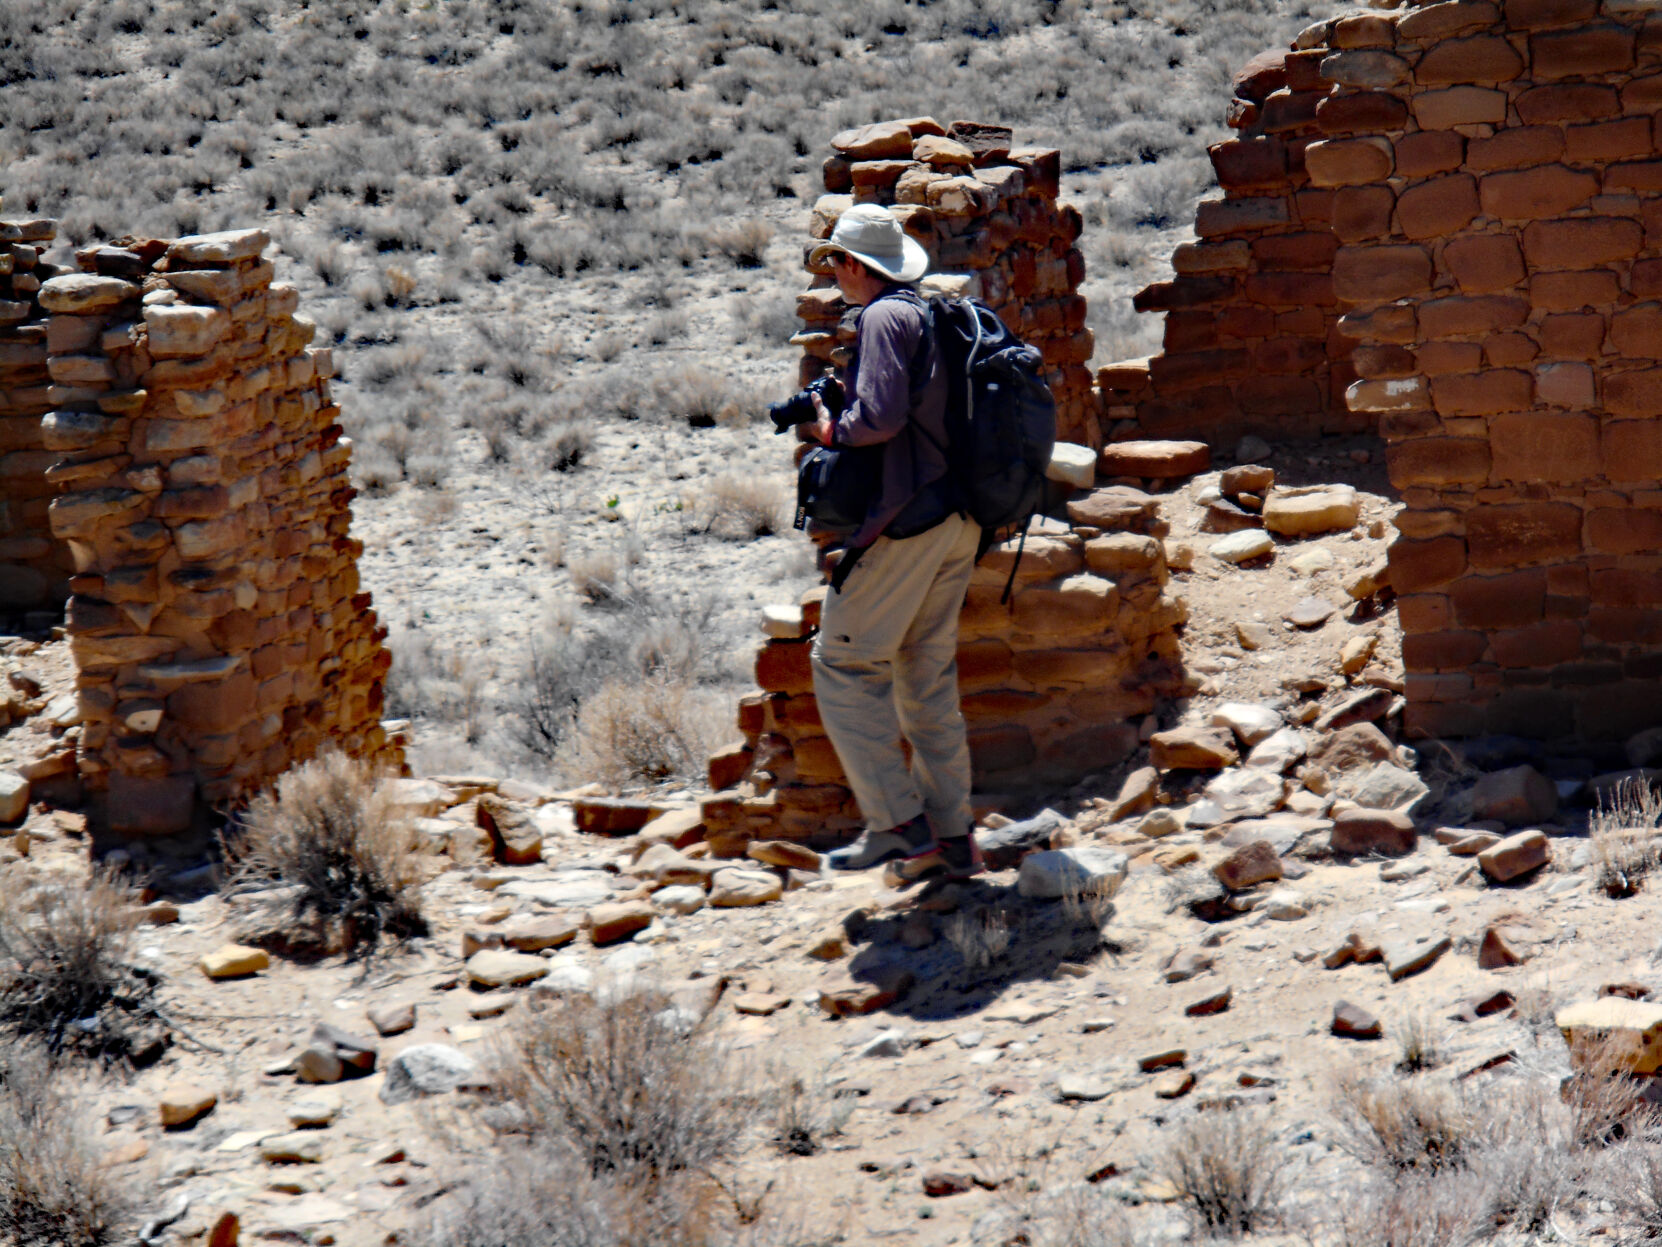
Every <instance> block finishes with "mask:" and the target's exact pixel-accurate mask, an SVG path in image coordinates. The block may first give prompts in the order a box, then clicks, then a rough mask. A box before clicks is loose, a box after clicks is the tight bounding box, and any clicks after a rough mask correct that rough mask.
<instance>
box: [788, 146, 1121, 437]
mask: <svg viewBox="0 0 1662 1247" xmlns="http://www.w3.org/2000/svg"><path fill="white" fill-rule="evenodd" d="M1011 141H1012V133H1011V131H1010V130H1009V129H1008V128H1006V127H1003V126H990V125H981V124H978V123H972V122H966V121H958V122H954V123H952V125H951V127H950V128H946V127H943V126H941V125H940V124H939V123H938V122H936V121H934V120H933V119H931V118H927V117H923V118H914V119H912V120H908V121H892V122H884V123H880V124H877V125H870V126H864V127H862V128H860V129H858V130H849V131H845V132H844V133H842V134H839V135H837V136H836V138H834V139H833V140H832V141H831V144H832V147H833V149H834V151H835V153H836V154H835V155H833V156H832V157H830V158H829V159H828V160H827V161H826V162H825V179H824V180H825V189H826V191H827V192H828V193H827V194H825V195H823V196H821V197H820V199H819V201H818V202H817V203H815V205H814V212H813V222H812V226H811V231H812V234H813V238H814V240H815V241H816V242H817V241H820V240H822V239H826V238H829V237H830V236H831V231H832V230H833V229H834V228H836V224H837V218H838V217H839V216H840V215H841V214H842V212H843V210H844V209H845V208H847V207H849V206H851V205H853V204H856V203H878V204H883V205H885V206H887V207H890V208H892V209H893V210H894V212H895V215H896V216H898V217H900V219H901V221H902V222H903V223H904V225H905V228H906V232H907V233H908V234H910V235H911V236H912V237H913V238H915V239H917V241H918V242H919V243H920V244H921V245H922V246H923V249H924V250H925V251H927V252H928V253H929V259H930V269H929V271H930V273H931V274H933V275H934V276H932V277H931V278H930V279H928V280H927V281H926V282H925V285H924V289H925V292H926V293H927V292H928V291H929V290H936V291H939V292H941V293H948V294H970V295H975V296H976V297H978V298H980V299H981V300H982V301H983V302H985V303H986V304H987V305H988V306H989V307H991V308H992V309H993V310H994V311H995V312H997V313H998V315H999V317H1000V319H1002V320H1003V321H1004V323H1005V324H1006V325H1008V326H1009V327H1010V329H1011V330H1012V331H1013V332H1015V333H1017V334H1019V335H1021V337H1022V339H1023V340H1024V341H1026V342H1028V343H1029V344H1031V345H1032V346H1034V347H1037V348H1038V349H1039V350H1040V351H1042V352H1043V353H1044V358H1045V364H1046V365H1047V367H1048V369H1049V372H1048V373H1047V375H1046V380H1047V381H1048V383H1049V385H1050V389H1051V392H1052V393H1053V394H1054V395H1055V396H1056V425H1057V436H1058V437H1059V438H1061V440H1063V441H1071V442H1077V443H1080V444H1083V445H1087V446H1091V447H1099V446H1101V445H1102V434H1101V430H1100V429H1099V428H1098V427H1097V420H1096V402H1095V399H1094V397H1093V395H1092V391H1091V374H1090V370H1089V369H1088V368H1086V366H1085V365H1086V363H1087V362H1088V361H1089V360H1090V358H1091V353H1092V351H1093V350H1094V349H1095V340H1094V337H1093V335H1092V333H1091V331H1090V330H1089V329H1087V328H1085V300H1084V299H1083V298H1081V297H1080V295H1079V293H1078V291H1079V283H1080V282H1082V281H1083V280H1084V278H1085V260H1084V257H1083V256H1082V255H1081V254H1080V253H1079V249H1078V248H1077V247H1075V246H1074V243H1075V242H1076V241H1077V240H1078V238H1079V232H1080V229H1081V228H1082V226H1083V222H1082V220H1081V218H1080V215H1079V212H1078V210H1077V209H1076V208H1073V207H1071V206H1069V205H1065V204H1059V203H1058V202H1057V199H1056V196H1057V193H1058V191H1059V189H1060V182H1061V174H1062V163H1061V154H1060V153H1059V152H1056V151H1052V150H1044V149H1039V148H1017V149H1014V150H1012V148H1011ZM810 246H812V244H810ZM811 271H812V270H811ZM828 273H829V270H824V271H821V272H819V273H818V274H817V275H816V276H815V278H814V280H813V282H812V283H811V285H810V287H809V289H808V290H806V291H804V292H803V293H802V294H801V295H800V296H799V297H798V299H797V315H798V316H799V317H801V318H802V320H803V322H804V325H805V326H806V328H805V329H804V331H803V332H802V333H799V334H798V335H797V336H796V337H795V338H793V339H792V341H793V342H796V343H798V344H800V345H801V346H802V348H803V361H802V378H801V380H802V383H803V384H807V382H808V381H810V380H812V379H813V378H814V377H816V376H818V375H819V374H820V373H821V372H822V371H824V370H825V369H826V368H827V367H828V366H830V365H831V364H833V363H835V364H839V365H840V364H841V363H843V362H845V360H846V357H847V352H848V350H849V348H850V347H851V346H852V344H853V342H854V318H853V312H854V309H851V308H850V307H849V306H848V305H847V304H846V303H844V302H843V300H842V297H841V295H839V294H838V292H837V287H836V283H835V282H834V281H833V279H832V278H831V277H830V276H829V275H828Z"/></svg>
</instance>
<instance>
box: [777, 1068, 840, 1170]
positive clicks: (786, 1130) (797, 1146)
mask: <svg viewBox="0 0 1662 1247" xmlns="http://www.w3.org/2000/svg"><path fill="white" fill-rule="evenodd" d="M773 1083H774V1086H775V1088H776V1090H775V1094H774V1101H773V1144H774V1146H775V1147H777V1148H778V1149H779V1150H780V1151H781V1152H783V1153H784V1154H785V1155H787V1156H813V1155H814V1154H816V1153H817V1152H819V1151H820V1150H821V1149H823V1148H824V1147H825V1141H826V1140H827V1139H828V1138H834V1137H836V1136H838V1135H840V1134H842V1132H843V1127H844V1126H846V1125H847V1124H848V1119H849V1117H850V1116H851V1115H852V1114H853V1112H854V1100H853V1098H852V1097H851V1096H847V1095H838V1094H837V1093H836V1091H835V1089H834V1088H831V1087H828V1086H826V1085H825V1084H824V1083H821V1082H819V1081H818V1080H816V1079H814V1078H811V1077H808V1076H805V1075H803V1074H799V1073H794V1072H789V1071H776V1072H775V1073H774V1075H773Z"/></svg>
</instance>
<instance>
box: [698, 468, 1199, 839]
mask: <svg viewBox="0 0 1662 1247" xmlns="http://www.w3.org/2000/svg"><path fill="white" fill-rule="evenodd" d="M1066 514H1067V518H1066V519H1043V518H1041V519H1036V520H1035V521H1034V523H1033V526H1032V529H1031V530H1030V533H1029V535H1028V538H1027V547H1026V552H1025V553H1024V554H1023V555H1022V557H1021V560H1020V563H1019V566H1018V567H1017V575H1016V581H1015V587H1014V590H1013V592H1012V595H1011V599H1010V601H1009V602H1008V603H1002V602H1000V598H1001V597H1002V596H1003V593H1004V587H1005V583H1006V581H1007V580H1008V578H1009V575H1010V570H1011V566H1012V564H1013V563H1015V559H1016V545H1017V543H1016V542H1015V541H1006V542H1004V543H1003V544H1001V545H999V546H995V547H994V548H993V549H992V550H991V551H989V552H988V554H987V557H986V558H985V559H983V560H982V562H981V564H980V566H978V567H977V568H976V571H975V577H974V580H973V581H972V582H971V585H970V589H969V592H968V595H967V597H966V601H965V604H964V609H963V614H962V616H961V618H960V635H959V649H958V683H959V688H960V690H961V694H962V699H963V710H964V717H965V719H966V721H967V724H968V728H969V739H970V753H971V756H972V759H973V763H974V767H975V785H976V790H977V791H978V792H984V793H985V792H994V793H1001V792H1002V793H1012V792H1020V791H1023V790H1030V789H1034V788H1038V787H1044V786H1047V785H1052V786H1053V785H1055V784H1059V783H1066V782H1069V781H1071V780H1075V779H1078V778H1079V777H1080V776H1081V775H1084V774H1087V773H1089V772H1091V771H1097V770H1103V769H1106V768H1108V767H1111V766H1113V765H1115V764H1116V763H1118V762H1121V761H1123V760H1124V759H1125V758H1126V757H1127V756H1128V755H1129V754H1130V753H1131V751H1132V750H1133V749H1135V748H1136V746H1137V743H1138V725H1137V722H1136V720H1137V719H1139V718H1140V717H1141V716H1143V715H1145V714H1147V713H1148V712H1149V711H1151V710H1152V709H1153V708H1154V705H1155V701H1156V700H1157V699H1158V698H1160V697H1167V696H1172V695H1175V693H1176V692H1177V690H1178V686H1179V684H1180V682H1181V663H1180V659H1179V656H1178V641H1177V633H1176V628H1177V626H1178V625H1179V624H1181V623H1182V622H1183V621H1184V620H1185V619H1186V618H1187V608H1186V606H1185V604H1184V602H1183V600H1182V599H1181V598H1180V597H1177V596H1174V595H1173V594H1171V593H1170V592H1168V588H1167V582H1168V572H1167V568H1166V563H1165V552H1164V546H1163V544H1162V542H1161V541H1160V540H1159V537H1160V535H1161V534H1163V533H1164V532H1165V525H1164V523H1163V521H1162V520H1161V519H1160V516H1159V502H1158V500H1157V499H1155V498H1152V497H1150V496H1149V495H1147V494H1144V493H1141V492H1140V491H1138V490H1135V489H1129V488H1125V487H1122V486H1121V487H1112V488H1106V489H1098V490H1095V491H1092V492H1090V493H1087V494H1084V495H1082V496H1080V497H1078V498H1076V499H1075V500H1074V501H1072V502H1069V503H1068V504H1067V508H1066ZM824 593H825V590H824V589H823V588H819V589H815V590H812V591H810V593H809V595H808V596H807V598H805V600H804V611H803V621H802V626H801V627H800V628H799V629H794V630H793V631H795V632H796V633H797V635H794V636H788V637H777V638H776V639H772V640H769V641H768V642H767V643H766V644H765V645H764V646H763V647H762V650H761V652H760V653H759V654H758V655H757V659H756V682H757V684H758V685H760V686H761V689H762V692H760V693H758V694H755V695H753V696H750V697H747V698H745V699H744V700H743V702H742V703H741V704H740V708H739V729H740V732H741V733H742V735H743V738H744V741H743V744H742V745H741V746H739V747H736V748H735V749H732V750H729V751H728V752H727V753H725V754H722V755H719V756H718V757H717V758H715V759H714V760H712V763H711V768H710V782H711V787H712V788H715V789H718V790H720V791H718V792H717V793H716V795H715V797H714V798H712V799H711V800H709V801H706V802H705V804H704V821H705V826H706V829H707V834H708V837H709V839H710V841H711V843H712V845H713V846H714V848H715V851H716V852H717V853H719V854H725V855H734V856H736V855H738V854H742V853H743V852H744V848H745V845H746V844H748V843H749V842H750V841H751V840H753V839H771V838H786V839H792V840H803V841H814V842H816V843H819V844H821V845H825V844H831V843H836V842H837V841H839V840H841V839H846V838H847V836H848V834H849V833H851V832H854V831H856V830H858V828H859V827H860V826H861V822H860V818H859V811H858V809H857V808H856V806H855V804H854V800H853V797H852V795H851V793H850V792H849V790H848V788H847V784H846V780H845V778H844V776H843V772H842V768H841V765H840V764H839V763H838V761H837V755H836V751H835V750H834V749H833V748H832V746H831V742H830V739H829V738H828V737H827V736H826V735H825V728H824V726H823V724H822V723H821V721H820V718H819V713H818V710H817V708H816V706H815V702H814V696H813V673H812V670H811V668H810V663H809V651H810V646H811V645H812V643H813V635H814V629H815V627H816V625H817V623H818V606H819V602H820V601H821V600H822V599H823V596H824ZM896 747H897V748H898V747H899V745H898V742H897V746H896Z"/></svg>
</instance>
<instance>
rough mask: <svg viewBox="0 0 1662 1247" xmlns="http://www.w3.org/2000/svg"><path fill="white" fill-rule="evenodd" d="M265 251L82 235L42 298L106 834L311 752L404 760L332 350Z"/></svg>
mask: <svg viewBox="0 0 1662 1247" xmlns="http://www.w3.org/2000/svg"><path fill="white" fill-rule="evenodd" d="M268 242H269V239H268V237H267V236H266V234H265V233H264V232H262V231H259V230H247V231H242V232H239V233H229V234H212V235H202V236H199V237H193V238H181V239H178V240H176V241H173V242H171V243H169V242H161V241H134V242H130V243H129V244H128V245H127V246H114V247H98V248H92V249H88V250H85V251H82V252H79V253H77V257H76V258H77V261H78V263H79V266H80V268H81V269H82V271H81V272H79V273H72V274H67V275H63V276H57V277H53V278H51V279H49V280H48V281H46V282H45V283H44V284H43V285H42V287H41V289H40V294H39V300H40V306H41V307H42V308H43V309H44V310H45V311H46V312H47V313H49V319H48V320H47V321H46V344H47V348H48V351H49V364H48V367H49V370H50V375H51V380H52V383H53V384H52V389H51V399H52V409H51V411H50V412H49V413H48V414H47V415H46V416H45V417H44V418H43V419H42V420H41V421H40V422H39V425H40V430H41V438H42V442H43V444H44V447H45V449H46V451H48V452H50V456H51V459H52V464H51V466H50V467H49V468H47V469H46V471H45V477H46V479H47V480H48V481H49V482H50V484H51V485H52V488H53V490H54V494H55V496H54V497H53V499H52V501H51V504H50V518H51V530H52V533H53V535H54V537H55V538H56V539H58V540H59V541H61V542H63V543H64V547H65V549H66V550H67V552H68V554H69V556H70V558H71V559H72V561H73V565H74V576H73V578H72V579H71V580H70V582H69V588H70V590H71V592H72V596H71V598H70V603H69V614H68V630H69V634H70V640H71V645H72V649H73V653H74V657H75V661H76V664H77V668H78V678H77V683H78V689H79V695H80V709H81V718H82V728H81V741H80V758H79V764H80V769H81V774H82V779H83V782H84V783H85V785H86V787H87V789H88V790H89V792H90V793H92V794H93V796H94V799H95V800H96V801H100V802H102V804H103V807H104V812H105V817H106V818H107V822H108V825H109V827H110V828H111V830H113V831H115V832H118V833H127V834H142V833H166V832H174V831H180V830H183V829H185V828H186V827H188V826H189V825H190V824H191V822H192V820H193V817H195V816H196V815H197V814H199V813H200V811H201V810H202V808H203V807H204V806H218V805H222V804H226V803H230V802H234V801H235V800H237V799H238V798H241V797H244V796H246V795H248V794H249V793H251V792H253V791H254V790H256V789H258V788H260V787H261V786H263V785H264V784H265V783H267V782H268V781H269V780H271V779H272V778H273V777H275V776H276V775H277V774H279V773H280V772H281V771H283V770H284V769H285V768H287V767H288V766H289V765H290V764H291V763H293V762H295V761H299V760H302V759H305V758H308V757H310V756H312V755H313V754H314V753H315V752H316V751H317V750H318V749H319V748H320V747H321V746H322V745H324V744H325V743H333V744H335V745H338V746H339V747H341V748H342V749H344V750H346V751H347V752H349V753H352V754H355V755H357V756H361V757H367V758H371V759H374V760H376V761H379V762H383V763H387V764H390V765H394V766H396V765H399V764H400V763H401V758H400V757H399V756H398V751H397V749H396V747H394V746H392V745H390V744H389V743H388V741H387V739H386V737H385V735H384V733H383V732H382V730H381V727H380V725H379V721H378V720H379V712H380V708H381V701H382V684H381V681H382V676H383V675H384V673H385V671H386V669H387V667H388V666H389V664H390V655H389V653H388V652H387V651H386V650H384V649H383V648H382V646H381V641H382V638H383V636H384V630H383V629H381V628H379V627H378V626H377V624H376V620H375V613H374V611H373V610H371V609H370V599H369V595H368V594H367V593H363V592H360V591H359V586H358V576H357V568H356V559H357V556H358V554H359V553H360V552H361V545H360V543H359V542H357V541H355V540H354V539H353V538H352V537H351V536H350V534H349V531H348V530H349V526H350V523H351V511H350V508H349V504H350V502H351V499H352V496H353V489H352V487H351V486H350V484H348V482H347V461H348V458H349V455H350V448H349V444H348V443H347V442H345V441H344V440H342V438H341V429H340V425H339V424H338V423H336V418H337V416H338V415H339V408H337V407H336V406H335V405H334V404H333V402H332V400H331V398H330V395H329V378H330V376H331V375H332V374H333V365H332V360H331V355H330V352H329V351H328V350H327V349H325V348H308V345H307V344H308V343H309V342H310V341H311V337H312V332H313V327H312V325H311V323H310V322H309V321H307V320H305V319H304V318H302V317H299V316H296V315H295V314H294V312H295V308H296V304H297V298H296V295H295V292H294V290H293V289H292V288H291V287H287V286H282V285H275V286H274V285H272V281H271V279H272V266H271V264H270V263H269V262H267V261H265V260H263V259H262V258H261V256H262V253H263V251H264V250H265V247H266V245H267V243H268ZM8 419H10V417H8Z"/></svg>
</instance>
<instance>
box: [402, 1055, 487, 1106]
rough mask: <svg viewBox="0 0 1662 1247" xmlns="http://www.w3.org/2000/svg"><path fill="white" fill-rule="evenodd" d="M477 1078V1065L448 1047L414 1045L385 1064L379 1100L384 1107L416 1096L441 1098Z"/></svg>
mask: <svg viewBox="0 0 1662 1247" xmlns="http://www.w3.org/2000/svg"><path fill="white" fill-rule="evenodd" d="M478 1077H479V1065H478V1063H477V1062H476V1061H474V1059H473V1058H472V1057H470V1056H468V1055H467V1053H465V1052H462V1051H460V1050H459V1049H456V1048H452V1047H450V1046H449V1045H447V1044H438V1043H424V1044H416V1045H414V1046H413V1047H409V1048H405V1049H404V1051H402V1052H400V1053H399V1054H398V1055H397V1056H395V1057H393V1058H392V1060H390V1061H388V1062H387V1076H386V1080H385V1081H384V1082H382V1084H381V1099H382V1101H383V1102H385V1103H387V1104H403V1103H404V1102H405V1101H407V1100H414V1099H416V1098H418V1097H419V1096H424V1095H443V1094H444V1093H445V1092H447V1091H454V1090H455V1089H456V1088H457V1087H461V1086H466V1085H469V1084H470V1083H472V1082H473V1081H474V1080H476V1079H477V1078H478Z"/></svg>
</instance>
